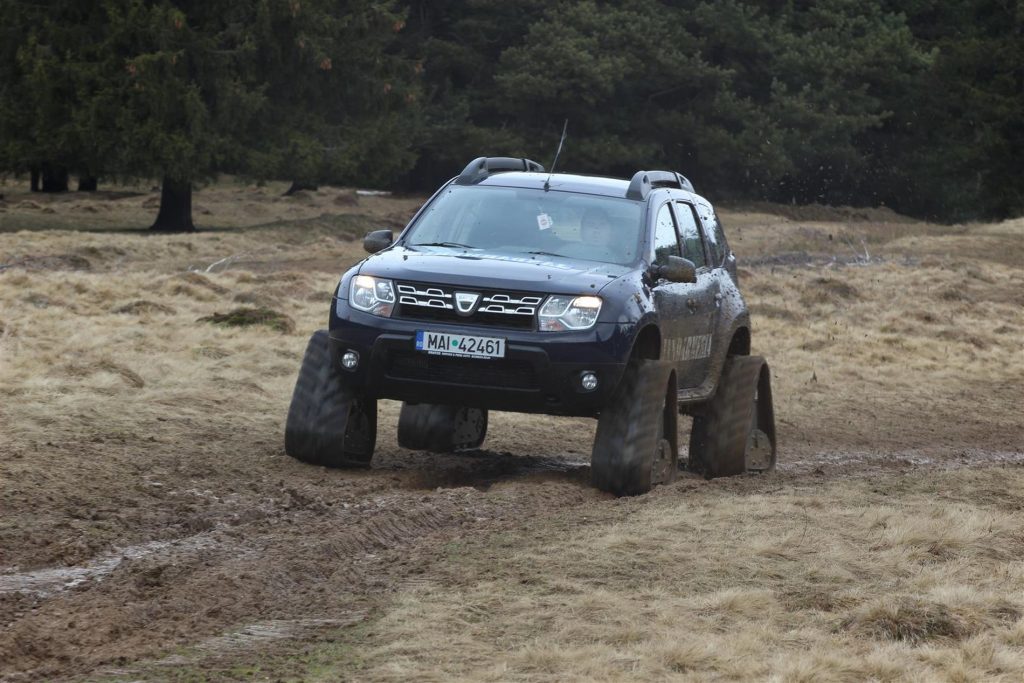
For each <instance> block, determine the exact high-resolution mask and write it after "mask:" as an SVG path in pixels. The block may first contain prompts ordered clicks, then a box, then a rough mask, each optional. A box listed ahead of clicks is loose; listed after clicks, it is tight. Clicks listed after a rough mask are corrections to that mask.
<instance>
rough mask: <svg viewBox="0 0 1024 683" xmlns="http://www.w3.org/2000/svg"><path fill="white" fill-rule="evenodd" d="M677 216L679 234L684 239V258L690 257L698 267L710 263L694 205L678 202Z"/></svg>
mask: <svg viewBox="0 0 1024 683" xmlns="http://www.w3.org/2000/svg"><path fill="white" fill-rule="evenodd" d="M676 216H677V217H678V218H679V236H680V237H681V238H682V240H683V258H688V259H690V260H691V261H693V265H695V266H697V267H698V268H700V267H702V266H706V265H708V261H707V258H706V257H705V256H704V240H703V239H701V234H700V228H698V227H697V216H696V215H695V214H694V212H693V207H692V206H690V205H689V204H687V203H685V202H676Z"/></svg>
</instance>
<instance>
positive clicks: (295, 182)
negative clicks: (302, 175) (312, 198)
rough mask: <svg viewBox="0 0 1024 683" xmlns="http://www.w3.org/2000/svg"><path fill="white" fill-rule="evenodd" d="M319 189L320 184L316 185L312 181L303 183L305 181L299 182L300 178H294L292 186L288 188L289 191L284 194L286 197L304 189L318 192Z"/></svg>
mask: <svg viewBox="0 0 1024 683" xmlns="http://www.w3.org/2000/svg"><path fill="white" fill-rule="evenodd" d="M319 189H320V186H319V185H315V184H312V183H303V182H299V181H298V180H293V181H292V186H291V187H289V188H288V191H287V192H285V193H284V196H285V197H291V196H292V195H293V194H295V193H296V192H301V191H302V190H309V191H310V192H316V191H317V190H319Z"/></svg>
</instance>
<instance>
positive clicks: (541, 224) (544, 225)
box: [537, 213, 551, 230]
mask: <svg viewBox="0 0 1024 683" xmlns="http://www.w3.org/2000/svg"><path fill="white" fill-rule="evenodd" d="M537 227H538V228H540V229H541V230H549V229H550V228H551V216H549V215H547V214H546V213H542V214H539V215H538V216H537Z"/></svg>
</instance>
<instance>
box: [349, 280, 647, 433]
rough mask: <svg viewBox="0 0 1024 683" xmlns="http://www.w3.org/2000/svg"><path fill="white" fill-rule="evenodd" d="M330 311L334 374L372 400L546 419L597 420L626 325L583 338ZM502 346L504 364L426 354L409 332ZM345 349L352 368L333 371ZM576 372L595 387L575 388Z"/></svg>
mask: <svg viewBox="0 0 1024 683" xmlns="http://www.w3.org/2000/svg"><path fill="white" fill-rule="evenodd" d="M333 304H334V305H333V306H332V307H331V322H330V346H331V358H332V362H333V363H334V364H335V368H336V370H337V371H338V372H340V373H342V375H343V376H345V377H348V378H350V380H351V384H352V385H353V386H355V387H358V388H359V389H361V390H362V391H365V392H366V393H367V394H368V395H370V396H373V397H375V398H388V399H395V400H400V401H409V402H411V403H440V404H454V405H465V406H472V407H476V408H487V409H490V410H508V411H514V412H523V413H545V414H550V415H577V416H594V415H597V414H598V413H599V412H600V411H601V409H602V408H604V406H605V405H606V404H607V402H608V400H609V399H610V397H611V395H612V393H613V392H614V390H615V387H616V386H617V385H618V382H619V380H620V379H621V377H622V373H623V371H624V370H625V367H626V360H627V359H628V358H629V353H630V350H631V343H632V337H631V333H632V331H633V326H632V325H628V324H619V323H598V324H597V325H595V326H594V327H593V328H592V329H590V330H586V331H583V332H561V333H548V332H536V331H532V330H513V329H506V328H497V327H485V326H476V325H473V326H468V325H465V326H463V325H455V324H448V323H440V322H427V321H416V320H402V319H397V318H380V317H377V316H373V315H369V314H367V313H363V312H361V311H357V310H354V309H352V308H351V307H349V306H348V303H347V302H346V301H345V300H343V299H341V300H339V299H335V301H334V302H333ZM423 329H427V330H432V331H435V332H453V333H461V334H473V335H479V336H486V337H503V338H505V340H506V345H505V346H506V350H505V358H502V359H478V358H456V357H447V356H434V355H428V354H426V353H423V352H420V351H416V350H415V337H416V331H417V330H423ZM346 351H355V352H356V353H358V354H359V359H360V361H359V365H358V367H357V368H356V369H355V370H345V369H344V368H343V367H342V366H341V362H340V359H341V356H342V354H344V353H345V352H346ZM584 371H590V372H593V373H595V374H596V375H597V377H598V386H597V388H596V389H595V390H593V391H585V390H584V389H583V388H582V387H581V386H580V381H579V380H580V376H581V374H582V373H583V372H584Z"/></svg>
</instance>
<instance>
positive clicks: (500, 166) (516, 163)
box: [455, 157, 544, 185]
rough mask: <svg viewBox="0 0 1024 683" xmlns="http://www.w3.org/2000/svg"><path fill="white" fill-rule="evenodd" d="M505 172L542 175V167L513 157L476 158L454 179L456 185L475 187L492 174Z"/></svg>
mask: <svg viewBox="0 0 1024 683" xmlns="http://www.w3.org/2000/svg"><path fill="white" fill-rule="evenodd" d="M505 171H532V172H534V173H543V172H544V167H543V166H541V165H540V164H538V163H537V162H536V161H531V160H529V159H516V158H514V157H477V158H476V159H473V161H471V162H469V164H467V165H466V168H464V169H462V173H460V174H459V177H458V178H456V179H455V184H456V185H476V184H477V183H479V182H480V181H481V180H484V179H485V178H487V177H488V176H490V175H491V174H492V173H502V172H505Z"/></svg>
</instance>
